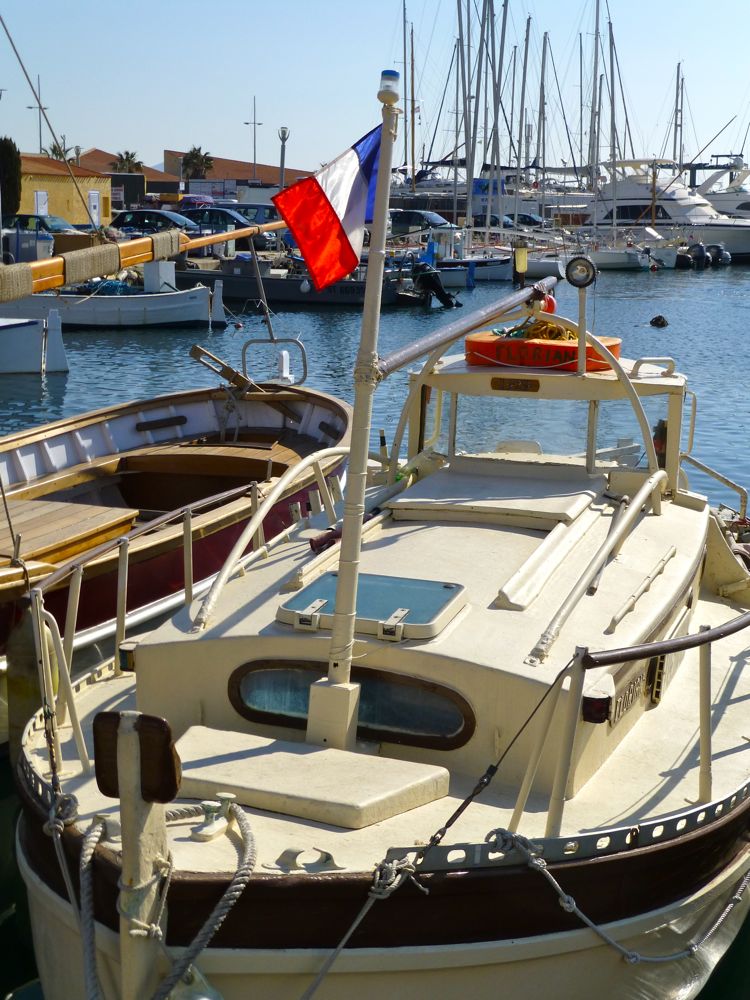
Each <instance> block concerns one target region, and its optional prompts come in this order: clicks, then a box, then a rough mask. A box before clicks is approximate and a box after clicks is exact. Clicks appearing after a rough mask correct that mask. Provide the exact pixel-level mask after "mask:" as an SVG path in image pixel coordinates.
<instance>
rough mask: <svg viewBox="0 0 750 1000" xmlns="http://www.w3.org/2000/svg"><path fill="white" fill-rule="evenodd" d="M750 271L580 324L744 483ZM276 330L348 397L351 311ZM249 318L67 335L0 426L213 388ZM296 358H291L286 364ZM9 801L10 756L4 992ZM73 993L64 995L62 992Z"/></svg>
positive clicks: (4, 407) (470, 304) (421, 327)
mask: <svg viewBox="0 0 750 1000" xmlns="http://www.w3.org/2000/svg"><path fill="white" fill-rule="evenodd" d="M508 291H510V288H509V286H505V285H487V286H484V287H480V288H478V289H474V290H473V291H471V292H469V291H467V292H463V293H461V296H460V297H461V299H462V300H463V302H464V313H465V312H467V311H469V310H471V309H472V308H478V307H480V306H482V305H484V304H486V303H487V302H489V301H491V300H492V299H493V298H496V297H500V296H501V295H504V294H506V293H507V292H508ZM749 298H750V269H745V268H741V267H738V266H735V267H730V268H728V269H725V270H718V271H716V272H714V273H712V272H710V271H706V272H671V273H670V272H661V273H655V274H649V273H646V274H616V273H610V274H605V275H603V276H602V277H600V279H599V281H598V282H597V284H596V285H595V286H594V290H593V292H591V294H590V295H589V298H588V302H587V319H588V326H589V328H590V329H592V330H593V331H594V332H595V333H599V334H603V335H614V336H618V337H621V338H622V340H623V344H622V353H623V355H624V356H626V357H642V356H652V357H653V356H659V357H663V356H665V355H666V356H670V357H673V358H674V359H675V361H676V363H677V368H678V370H680V371H683V372H685V373H686V374H687V375H688V377H689V379H690V385H691V387H692V388H693V389H695V390H696V391H697V392H698V396H699V405H698V417H697V425H696V444H695V447H694V449H693V453H694V455H695V456H696V457H697V458H699V459H701V460H702V461H704V462H705V463H707V464H708V465H710V466H712V467H713V468H716V469H718V470H719V471H721V472H723V473H724V474H726V475H728V476H729V477H730V478H731V479H733V480H735V481H736V482H739V483H741V484H743V485H750V451H749V450H748V449H747V437H746V426H747V422H748V418H749V417H750V398H748V394H747V383H746V377H745V376H744V375H743V370H744V362H743V360H742V359H743V358H745V356H746V354H747V338H748V329H747V327H748V299H749ZM558 303H559V307H558V311H559V312H563V313H566V314H568V315H573V316H575V315H577V303H578V293H577V292H576V291H575V290H574V289H572V288H570V287H568V286H567V285H562V286H561V287H560V288H559V289H558ZM657 314H662V315H663V316H665V317H666V318H667V320H668V323H669V325H668V326H667V327H665V328H663V329H657V328H654V327H652V326H650V324H649V320H650V319H651V318H652V317H653V316H655V315H657ZM457 317H458V313H456V312H445V311H443V310H442V309H439V308H434V309H433V310H431V311H429V312H424V311H420V310H416V311H412V310H404V311H391V312H388V313H386V314H385V315H384V316H383V318H382V322H381V328H380V341H379V351H380V354H381V355H385V354H388V353H389V352H390V351H392V350H394V349H395V348H397V347H400V346H402V345H404V344H407V343H410V342H412V341H413V340H416V339H417V338H418V337H420V336H422V335H424V334H426V333H429V332H431V331H433V330H434V329H436V328H437V327H438V326H440V325H442V324H446V323H448V322H451V321H452V320H453V319H455V318H457ZM274 329H275V332H276V335H277V336H279V337H286V336H296V335H298V334H299V335H300V336H301V337H302V339H303V341H304V343H305V345H306V347H307V351H308V361H309V368H310V373H309V377H308V384H309V385H311V386H313V387H314V388H318V389H322V390H325V391H327V392H331V393H333V394H335V395H338V396H342V397H344V398H345V399H348V400H351V399H352V396H353V392H352V370H353V367H354V359H355V356H356V350H357V339H358V334H359V316H358V314H357V312H356V311H347V312H345V311H340V312H332V311H330V310H326V311H323V310H321V311H318V312H301V311H286V312H280V313H278V314H277V315H276V317H275V319H274ZM263 336H264V327H263V326H262V325H261V322H260V320H259V319H258V317H257V316H253V317H247V316H240V317H238V318H237V325H230V326H229V327H228V328H227V329H226V330H222V331H217V332H214V333H208V332H205V331H196V330H168V331H161V332H158V333H153V332H149V333H139V332H138V331H132V332H121V333H114V332H111V331H108V332H103V333H96V332H76V333H69V334H65V335H64V341H65V348H66V351H67V355H68V362H69V364H70V372H69V373H68V374H67V375H48V376H47V377H46V378H44V379H41V378H39V377H38V376H17V375H13V376H9V375H5V376H0V434H8V433H11V432H12V431H15V430H17V429H19V428H22V427H28V426H31V425H34V424H41V423H46V422H48V421H50V420H56V419H58V418H60V417H64V416H68V415H71V414H75V413H80V412H82V411H84V410H91V409H95V408H97V407H101V406H106V405H109V404H112V403H118V402H125V401H127V400H131V399H137V398H140V397H146V396H151V395H154V394H157V393H165V392H174V391H178V390H181V389H189V388H194V387H198V386H211V385H215V384H216V381H217V380H216V376H215V375H214V374H212V373H211V372H209V371H208V370H207V369H206V368H204V367H202V366H201V365H199V364H197V363H196V362H195V361H193V360H191V359H190V358H189V356H188V352H189V349H190V347H191V346H192V344H194V343H196V342H198V343H200V344H202V345H203V346H204V347H206V348H207V349H208V350H209V351H211V353H213V354H215V355H217V356H219V357H221V358H223V359H224V360H226V361H227V362H229V363H230V364H232V365H235V366H238V367H239V364H240V351H241V347H242V344H243V343H244V341H245V340H246V339H247V338H248V337H258V338H262V337H263ZM251 358H253V359H255V363H252V362H251V364H250V366H249V367H250V369H251V371H253V372H256V373H257V376H258V377H259V378H261V377H264V376H265V375H268V374H271V373H272V369H271V367H270V366H271V364H272V359H271V353H270V352H269V351H267V350H266V349H265V348H263V347H255V348H253V349H252V354H251ZM293 363H294V362H293ZM404 385H405V376H403V375H396V376H394V377H393V378H392V379H391V380H389V381H387V382H386V383H385V384H384V385H382V386H381V387H380V388H379V389H378V392H377V394H376V401H375V406H374V419H373V426H374V428H375V429H378V428H380V427H382V428H384V429H385V430H386V434H387V437H388V440H389V441H390V437H391V433H392V430H393V428H394V426H395V421H396V418H397V416H398V413H399V412H400V408H401V401H402V399H403V395H404ZM690 482H691V486H692V487H693V488H694V489H698V490H700V491H702V492H705V493H707V494H708V495H709V497H710V498H711V499H712V501H714V502H720V501H723V502H727V503H733V502H734V494H732V493H730V492H729V491H727V490H726V489H725V488H723V487H721V486H719V485H718V484H717V483H716V482H715V481H714V480H711V479H708V478H705V477H702V476H701V475H699V474H698V473H695V472H691V473H690ZM14 812H15V803H14V799H13V794H12V784H11V781H10V776H9V774H8V771H7V764H5V763H4V762H0V941H1V942H2V947H0V955H3V956H9V955H13V956H14V959H13V961H12V962H11V963H10V965H8V964H7V962H6V961H0V997H2V996H4V995H5V992H6V990H8V989H10V988H11V987H13V986H16V985H18V984H20V983H22V982H24V981H26V980H27V979H28V978H30V977H31V976H32V975H33V957H32V954H31V947H30V943H29V942H30V935H29V931H28V927H27V924H26V921H25V911H24V905H23V892H22V889H21V887H20V880H19V879H18V877H17V875H16V874H15V872H14V868H13V863H12V842H13V841H12V837H13V833H12V829H13V816H14ZM748 946H750V924H748V925H746V927H745V931H744V934H743V935H741V939H738V941H737V943H736V944H735V946H734V948H733V950H732V952H731V953H730V954H729V955H728V956H727V958H726V959H725V960H724V962H723V963H722V965H721V966H719V968H718V969H717V971H716V973H715V974H714V976H713V978H712V981H711V983H710V985H709V987H708V988H707V989H706V990H705V991H704V993H703V994H702V1000H719V998H721V1000H739V998H746V997H747V996H750V968H748V966H747V964H746V963H745V961H744V954H745V953H746V952H747V949H748ZM71 1000H73V998H71Z"/></svg>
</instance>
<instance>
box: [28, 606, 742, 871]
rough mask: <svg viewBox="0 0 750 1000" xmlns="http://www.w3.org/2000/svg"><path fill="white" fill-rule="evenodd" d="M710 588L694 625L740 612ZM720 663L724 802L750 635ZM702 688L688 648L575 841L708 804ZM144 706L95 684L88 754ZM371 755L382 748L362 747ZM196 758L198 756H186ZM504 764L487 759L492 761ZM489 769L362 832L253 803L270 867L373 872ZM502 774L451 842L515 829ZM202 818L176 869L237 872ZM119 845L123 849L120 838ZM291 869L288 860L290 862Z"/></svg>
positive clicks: (718, 771) (580, 817) (577, 809)
mask: <svg viewBox="0 0 750 1000" xmlns="http://www.w3.org/2000/svg"><path fill="white" fill-rule="evenodd" d="M736 610H737V609H731V608H728V607H727V605H726V604H725V603H724V602H722V601H718V600H717V599H716V598H715V597H713V596H711V595H703V596H702V597H701V599H700V601H699V602H698V605H697V608H696V617H695V621H696V622H698V623H700V624H706V625H717V624H720V623H721V622H723V621H725V620H727V618H728V617H731V616H732V614H733V613H736ZM714 652H715V655H714V658H713V664H712V690H713V708H712V726H713V755H712V762H713V797H714V799H721V798H724V797H726V796H730V795H732V794H733V793H734V792H735V791H736V790H737V789H739V788H741V787H743V785H744V783H745V782H746V780H747V775H748V774H749V773H750V741H748V729H747V724H746V707H745V706H746V704H747V702H748V699H750V670H748V669H746V667H747V666H748V661H749V660H750V648H748V646H747V642H746V640H743V639H742V637H741V635H740V636H733V637H730V638H727V639H725V640H722V641H721V643H720V644H719V645H718V646H715V647H714ZM698 684H699V666H698V656H697V652H696V651H695V650H693V651H691V652H690V653H689V654H686V656H685V659H684V661H683V663H682V664H681V666H680V669H679V672H678V676H677V678H676V679H675V681H674V682H673V683H672V685H671V686H670V688H669V690H668V691H667V693H666V695H665V698H664V700H663V702H662V704H661V705H659V706H658V707H657V708H656V709H655V710H654V711H651V712H647V713H646V714H645V716H644V717H642V718H641V719H640V721H639V723H638V726H637V727H636V728H635V729H634V730H633V731H631V732H630V733H629V734H628V735H627V736H626V737H625V738H624V741H623V743H622V747H621V751H622V752H620V753H617V754H613V755H612V756H611V757H610V758H609V760H607V761H606V762H605V763H604V764H603V765H602V767H601V768H600V770H599V771H598V772H597V773H596V775H594V777H592V778H591V779H590V780H589V782H588V783H587V784H586V785H585V786H584V788H583V789H582V790H581V791H579V792H578V794H577V795H576V796H575V797H574V798H572V799H571V800H569V801H568V802H567V803H566V806H565V813H564V821H563V829H562V835H563V836H564V837H571V838H574V837H575V836H576V835H583V834H585V833H586V832H587V831H593V830H601V829H602V828H607V827H627V826H630V825H631V824H633V823H640V824H643V822H644V820H645V818H647V817H652V818H654V819H656V818H658V817H661V816H665V815H667V814H671V813H675V812H680V811H685V810H688V809H690V808H691V807H693V806H696V805H697V804H698V782H699V756H698V729H699V715H698V695H697V691H698ZM134 708H135V685H134V680H133V677H132V675H129V674H126V675H123V676H122V677H120V678H118V679H112V680H109V681H106V682H104V683H98V684H94V685H90V686H89V687H88V688H87V689H86V690H85V691H84V692H83V694H82V695H81V698H80V701H79V711H80V712H81V721H82V725H83V729H84V732H85V733H87V734H89V735H88V737H87V742H88V743H89V752H90V753H92V751H93V747H92V745H91V741H90V733H91V722H92V719H93V716H94V715H95V714H96V712H98V711H102V710H117V711H123V710H126V709H134ZM61 735H62V738H63V759H64V761H65V766H64V772H65V774H66V776H67V777H66V780H65V782H64V787H65V790H66V791H70V792H73V793H74V794H75V795H76V797H77V798H78V802H79V816H80V819H79V821H78V822H79V825H80V827H81V828H82V829H83V830H85V829H86V828H87V826H88V823H89V822H90V820H91V817H92V816H93V814H94V813H103V814H105V815H107V816H109V817H110V818H111V819H112V820H114V821H115V826H114V827H113V828H112V829H113V830H114V836H115V838H116V831H117V815H118V808H117V806H118V804H117V803H116V802H115V801H114V800H111V799H106V798H104V797H103V796H102V795H101V793H100V792H99V790H98V788H97V786H96V782H95V780H94V777H93V775H90V776H84V775H83V774H81V771H80V767H79V765H78V764H77V763H76V754H75V747H74V744H73V741H72V738H71V731H70V728H69V727H67V726H66V727H63V729H62V734H61ZM220 740H221V733H220V732H218V731H217V732H215V733H214V736H213V744H212V745H211V746H210V747H209V746H207V747H206V755H207V756H213V755H214V754H215V753H216V747H217V741H220ZM360 749H361V750H362V752H363V753H367V752H369V751H370V750H372V748H370V747H364V746H363V747H361V748H360ZM28 750H29V752H30V758H31V760H32V761H33V764H34V766H35V768H36V769H37V771H38V773H39V774H45V773H46V772H47V770H48V766H47V762H46V750H45V744H44V734H43V731H42V730H41V729H38V730H36V731H35V732H34V733H33V734H32V738H31V743H30V745H29V747H28ZM183 763H184V764H185V765H188V764H189V762H188V761H185V762H183ZM490 763H494V759H493V760H488V761H487V764H488V765H489V764H490ZM479 777H480V774H476V775H458V774H452V775H451V780H450V790H449V793H448V794H447V795H446V796H444V797H442V798H437V799H436V800H434V801H432V802H429V803H427V804H425V805H421V806H419V807H417V808H414V809H410V810H408V811H406V812H403V813H401V814H400V815H396V816H393V817H391V818H389V819H386V820H383V821H381V822H377V823H375V824H373V825H370V826H367V827H364V828H363V829H344V828H342V827H337V826H333V825H331V824H325V823H321V822H315V821H312V820H305V819H299V818H297V819H295V818H293V817H291V816H288V815H284V814H275V813H272V812H267V811H264V810H261V809H253V808H247V809H246V811H247V813H248V814H249V816H250V819H251V823H252V827H253V831H254V834H255V838H256V842H257V847H258V864H257V869H258V870H259V871H265V872H269V871H270V872H273V871H279V870H281V868H280V855H281V853H282V849H283V845H287V846H288V847H289V849H290V850H294V851H302V852H310V854H311V857H317V856H318V853H319V852H330V854H331V855H332V858H333V861H334V863H335V864H336V865H338V866H341V867H342V869H345V870H347V869H348V870H355V871H361V870H368V869H369V868H370V867H372V866H374V865H376V864H377V863H378V862H379V861H380V860H382V858H383V857H384V856H385V853H386V851H387V850H389V849H390V848H392V847H415V846H420V845H423V844H425V843H426V842H427V841H428V840H429V838H430V837H431V836H432V834H433V833H435V832H436V831H437V830H438V829H439V828H441V827H442V826H443V825H444V824H445V822H446V821H447V819H448V818H449V817H450V816H451V815H452V813H453V812H454V811H455V809H456V808H457V806H458V805H459V804H460V802H461V801H462V800H463V798H464V797H465V796H466V795H468V794H469V792H470V791H471V789H472V788H473V787H474V785H475V784H476V780H477V779H478V778H479ZM502 778H503V772H502V769H501V770H500V771H499V773H498V775H497V777H496V779H495V781H494V782H493V784H492V786H491V787H490V788H488V789H486V790H485V791H484V792H483V793H482V795H481V797H480V798H479V799H478V800H477V801H475V802H474V803H473V804H472V805H471V806H470V807H469V808H468V809H467V810H466V811H465V813H464V814H463V815H462V816H461V818H460V819H459V820H458V822H457V823H456V824H455V825H454V826H453V827H452V828H451V829H450V831H449V832H448V834H447V836H446V838H445V841H444V844H445V845H458V844H465V843H479V844H481V843H483V842H484V839H485V836H486V835H487V833H488V832H489V831H491V830H494V829H496V828H498V827H506V826H507V824H508V823H509V820H510V816H511V813H512V810H513V806H514V801H515V798H514V795H513V794H511V793H510V792H509V791H507V790H503V788H502ZM546 806H547V802H546V799H545V798H544V797H540V796H532V798H531V799H530V800H529V803H528V806H527V809H526V812H525V813H524V816H523V819H522V822H521V824H520V827H519V833H521V834H523V835H524V836H526V837H529V838H534V837H540V836H542V835H543V833H544V826H545V820H546ZM194 825H195V820H192V821H186V822H185V823H181V824H176V825H174V826H170V837H171V850H172V852H173V855H174V858H175V864H176V866H177V869H178V870H179V869H182V870H190V871H206V872H212V871H219V872H221V871H232V870H233V869H234V866H235V864H236V859H237V853H236V842H235V841H234V840H233V839H228V838H226V837H219V838H218V839H217V840H214V841H211V842H208V843H197V842H196V841H192V840H191V839H190V837H189V831H190V829H191V827H192V826H194ZM114 846H115V847H116V846H117V842H116V839H115V844H114ZM282 866H283V862H282Z"/></svg>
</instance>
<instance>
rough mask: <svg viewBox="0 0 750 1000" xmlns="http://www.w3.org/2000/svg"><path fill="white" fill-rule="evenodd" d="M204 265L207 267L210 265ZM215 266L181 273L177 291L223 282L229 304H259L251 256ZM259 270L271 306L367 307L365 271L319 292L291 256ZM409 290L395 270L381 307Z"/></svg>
mask: <svg viewBox="0 0 750 1000" xmlns="http://www.w3.org/2000/svg"><path fill="white" fill-rule="evenodd" d="M201 263H202V265H205V264H208V262H207V261H205V262H201ZM216 265H217V266H216V267H213V268H212V267H208V266H201V267H186V268H180V269H178V270H177V272H176V276H175V280H176V284H177V287H178V288H183V289H185V288H194V287H195V286H196V285H206V286H207V287H209V288H214V287H215V285H216V284H217V282H221V285H222V291H223V296H224V298H225V299H226V300H232V301H235V302H239V301H241V302H245V303H250V302H258V301H259V300H260V298H261V292H260V290H259V286H258V277H257V273H256V269H255V263H254V262H253V254H252V253H249V252H248V253H237V254H236V255H235V256H233V257H223V258H219V259H218V260H217V261H216ZM258 266H259V268H260V273H261V281H262V284H263V289H264V292H265V296H266V300H267V301H268V302H270V303H273V304H276V305H279V304H284V305H305V306H309V305H315V306H329V305H332V306H358V307H360V308H361V307H362V304H363V303H364V299H365V279H366V274H367V269H366V268H365V267H359V268H357V269H356V271H355V272H354V273H353V274H352V275H351V276H350V277H348V278H344V279H343V280H341V281H337V282H336V283H335V284H334V285H330V286H329V287H328V288H324V289H323V291H321V292H318V291H316V290H315V287H314V286H313V283H312V281H311V279H310V275H309V274H308V273H307V271H306V269H305V268H304V265H303V263H302V262H301V261H299V260H297V259H295V258H293V257H291V256H289V255H273V256H271V257H268V256H267V257H265V258H261V257H259V258H258ZM408 287H410V282H409V279H408V277H406V276H404V275H403V274H402V273H400V272H399V270H398V268H395V269H394V270H392V271H391V272H389V273H388V274H387V275H386V276H385V278H384V281H383V294H382V304H383V305H396V304H397V303H398V301H399V293H400V292H401V291H403V290H404V288H408Z"/></svg>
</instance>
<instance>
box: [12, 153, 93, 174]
mask: <svg viewBox="0 0 750 1000" xmlns="http://www.w3.org/2000/svg"><path fill="white" fill-rule="evenodd" d="M69 166H70V171H71V172H72V174H73V176H74V177H101V176H103V174H102V172H101V171H99V170H93V169H92V168H91V167H83V166H81V167H78V166H76V164H75V163H70V164H69ZM21 172H22V173H24V174H47V175H51V174H53V175H55V176H58V175H60V174H62V175H64V176H65V177H69V176H70V173H69V172H68V167H67V166H66V165H65V163H63V161H62V160H54V159H52V158H51V157H49V156H41V155H39V154H37V153H21Z"/></svg>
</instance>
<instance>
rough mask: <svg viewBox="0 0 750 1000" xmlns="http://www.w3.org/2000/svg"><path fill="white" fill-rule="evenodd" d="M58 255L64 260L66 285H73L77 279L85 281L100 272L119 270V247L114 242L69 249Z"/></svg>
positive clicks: (107, 272)
mask: <svg viewBox="0 0 750 1000" xmlns="http://www.w3.org/2000/svg"><path fill="white" fill-rule="evenodd" d="M60 256H61V257H62V259H63V260H64V261H65V284H66V285H75V284H77V283H78V282H79V281H87V280H88V279H89V278H92V277H96V276H98V275H100V274H114V273H115V272H116V271H119V270H120V248H119V247H118V245H117V244H116V243H103V244H102V245H101V246H98V247H84V248H83V249H81V250H71V251H70V253H61V254H60Z"/></svg>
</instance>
